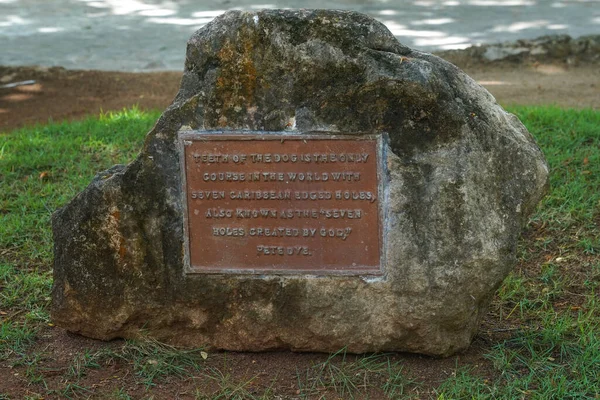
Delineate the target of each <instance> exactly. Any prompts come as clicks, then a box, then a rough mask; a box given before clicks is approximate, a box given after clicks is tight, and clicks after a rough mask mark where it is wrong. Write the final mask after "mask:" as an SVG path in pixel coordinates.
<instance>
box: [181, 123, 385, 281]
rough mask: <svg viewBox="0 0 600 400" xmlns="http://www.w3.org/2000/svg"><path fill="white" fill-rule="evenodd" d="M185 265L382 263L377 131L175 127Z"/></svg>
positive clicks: (361, 270) (323, 267)
mask: <svg viewBox="0 0 600 400" xmlns="http://www.w3.org/2000/svg"><path fill="white" fill-rule="evenodd" d="M179 140H180V147H181V155H182V163H183V167H184V173H183V193H184V203H185V237H186V240H187V243H186V251H187V254H186V257H187V260H188V262H189V265H188V273H256V274H269V273H271V274H285V273H288V274H294V273H296V274H297V273H314V274H319V275H328V274H379V273H381V272H382V267H381V266H382V250H381V248H382V226H381V225H382V224H381V218H382V209H381V201H380V198H381V197H382V195H383V190H382V188H381V185H380V181H381V179H380V171H381V157H382V155H381V152H382V143H381V136H356V137H353V136H343V135H339V136H331V135H288V134H261V135H255V134H248V133H246V134H205V133H194V132H186V133H180V136H179Z"/></svg>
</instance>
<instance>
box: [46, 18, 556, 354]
mask: <svg viewBox="0 0 600 400" xmlns="http://www.w3.org/2000/svg"><path fill="white" fill-rule="evenodd" d="M182 129H200V130H222V131H228V130H238V131H239V130H243V131H292V132H295V133H297V134H303V133H305V132H315V131H318V132H321V133H324V134H354V135H365V134H369V135H372V134H382V133H386V135H387V137H389V142H388V143H387V144H386V146H387V149H388V151H386V153H385V154H386V155H387V159H386V160H385V161H386V169H387V171H385V174H383V176H384V179H385V182H384V185H385V186H386V193H387V197H386V199H385V201H386V205H387V207H386V210H387V211H386V215H385V218H384V219H383V222H382V223H384V225H385V226H384V227H385V243H386V244H385V248H384V252H385V260H386V261H385V268H384V271H385V273H384V275H383V276H381V277H377V278H375V279H373V278H370V277H361V276H305V275H285V276H284V275H277V274H273V275H267V276H262V275H261V276H257V275H231V274H229V275H228V274H194V275H189V274H186V273H185V268H184V263H185V260H184V250H183V246H184V229H183V207H182V189H181V179H182V171H181V166H180V155H179V150H178V148H177V144H176V143H177V137H178V132H179V131H180V130H182ZM547 173H548V170H547V165H546V163H545V160H544V158H543V155H542V153H541V152H540V150H539V148H538V147H537V145H536V144H535V142H534V140H533V138H532V137H531V135H530V134H529V133H528V132H527V130H526V129H525V127H524V126H523V125H522V124H521V123H520V122H519V120H518V119H517V118H516V117H514V116H512V115H510V114H508V113H506V112H505V111H504V110H503V109H502V108H501V107H500V106H499V105H498V104H497V103H496V102H495V100H494V98H493V97H492V96H491V95H490V94H489V93H488V92H487V91H486V90H485V89H483V88H482V87H480V86H479V85H478V84H477V83H475V82H474V81H473V80H472V79H471V78H469V77H468V76H467V75H465V74H464V73H463V72H462V71H460V70H459V69H458V68H456V67H455V66H453V65H452V64H450V63H448V62H445V61H444V60H442V59H440V58H437V57H435V56H433V55H431V54H427V53H422V52H419V51H416V50H412V49H409V48H408V47H406V46H404V45H402V44H400V43H399V42H398V41H397V40H396V39H395V38H394V36H393V35H392V34H391V33H390V32H389V31H388V30H387V29H386V28H385V27H384V26H383V25H382V24H381V23H379V22H377V21H375V20H373V19H372V18H370V17H367V16H365V15H362V14H358V13H354V12H343V11H328V10H298V11H292V10H267V11H260V12H240V11H232V12H228V13H226V14H224V15H222V16H220V17H218V18H216V19H215V20H214V21H213V22H211V23H210V24H208V25H207V26H205V27H204V28H202V29H201V30H199V31H198V32H196V33H195V34H194V35H193V36H192V37H191V39H190V40H189V42H188V48H187V59H186V62H185V71H184V75H183V79H182V82H181V87H180V90H179V93H178V95H177V97H176V98H175V100H174V101H173V104H172V105H171V106H170V107H169V108H168V109H167V110H166V111H165V112H164V113H163V115H162V116H161V118H160V119H159V121H158V122H157V124H156V126H155V127H154V128H153V129H152V131H150V132H149V133H148V136H147V138H146V140H145V143H144V146H143V149H142V151H141V153H140V155H139V156H138V157H137V159H136V160H135V161H133V162H132V163H131V164H129V165H127V166H116V167H113V168H112V169H110V170H108V171H105V172H103V173H101V174H99V175H98V176H97V177H96V178H95V179H94V180H93V182H92V183H91V184H90V185H89V186H88V188H86V189H85V190H84V191H83V192H82V193H80V194H79V195H78V196H77V197H76V198H74V199H73V200H72V201H71V202H70V203H68V204H67V205H65V206H64V207H63V208H61V209H60V210H58V211H57V212H56V213H55V214H54V216H53V231H54V243H55V263H54V277H55V279H54V288H53V307H52V318H53V320H54V321H55V322H56V324H57V325H59V326H62V327H64V328H66V329H67V330H69V331H72V332H77V333H80V334H83V335H86V336H90V337H94V338H99V339H103V340H108V339H112V338H117V337H125V338H135V337H140V336H142V334H143V335H150V336H152V337H154V338H156V339H159V340H162V341H167V342H170V343H174V344H179V345H185V346H209V347H214V348H220V349H227V350H249V351H263V350H275V349H291V350H296V351H336V350H339V349H340V348H346V349H347V350H348V351H350V352H368V351H410V352H418V353H424V354H430V355H436V356H447V355H450V354H453V353H455V352H457V351H460V350H462V349H465V348H466V347H467V346H468V345H469V343H470V341H471V339H472V338H473V336H474V335H475V334H476V332H477V329H478V325H479V320H480V318H481V316H482V315H483V314H484V313H485V311H486V307H487V305H488V304H489V301H490V299H491V297H492V296H493V294H494V291H495V290H496V289H497V288H498V286H499V285H500V283H501V282H502V280H503V279H504V277H505V276H506V275H507V274H508V273H509V272H510V270H511V268H512V267H513V266H514V264H515V262H516V254H515V253H516V244H517V240H518V238H519V235H520V230H521V227H522V225H523V224H524V223H525V222H526V221H527V216H528V215H529V214H530V213H531V212H532V211H533V209H534V207H535V205H536V204H537V202H538V201H539V200H540V198H541V197H542V196H543V194H544V190H545V187H546V185H547Z"/></svg>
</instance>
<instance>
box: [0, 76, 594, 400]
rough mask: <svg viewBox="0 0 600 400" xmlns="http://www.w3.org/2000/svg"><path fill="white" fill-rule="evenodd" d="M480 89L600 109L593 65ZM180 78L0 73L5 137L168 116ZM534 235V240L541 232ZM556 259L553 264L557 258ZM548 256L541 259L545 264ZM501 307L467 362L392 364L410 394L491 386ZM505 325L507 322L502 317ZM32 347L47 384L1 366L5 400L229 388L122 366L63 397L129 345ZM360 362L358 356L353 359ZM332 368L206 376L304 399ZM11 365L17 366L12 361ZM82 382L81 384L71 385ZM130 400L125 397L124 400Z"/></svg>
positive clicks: (257, 363) (503, 330) (253, 368)
mask: <svg viewBox="0 0 600 400" xmlns="http://www.w3.org/2000/svg"><path fill="white" fill-rule="evenodd" d="M466 71H467V73H469V74H470V75H471V76H472V77H473V78H474V79H476V80H477V81H478V82H480V83H481V84H482V85H483V86H485V87H486V88H487V89H488V90H489V91H490V92H491V93H492V94H493V95H494V96H496V98H497V99H498V101H499V102H500V103H501V104H503V105H512V104H520V105H548V104H555V105H558V106H561V107H573V108H593V109H600V68H598V67H597V66H593V65H587V66H586V65H584V66H578V67H568V66H566V65H562V64H558V65H553V64H547V65H546V64H544V65H540V64H537V65H536V64H533V65H514V64H498V65H475V66H470V67H468V68H467V69H466ZM180 78H181V73H178V72H161V73H143V74H140V73H122V72H100V71H73V70H65V69H62V68H50V69H48V68H32V67H19V68H15V67H0V131H8V130H11V129H14V128H19V127H23V126H27V125H33V124H37V123H42V124H43V123H46V122H48V121H62V120H73V119H79V118H82V117H84V116H87V115H93V114H98V113H100V112H101V111H111V110H120V109H123V108H125V107H131V106H133V105H137V106H139V108H141V109H164V108H165V107H166V106H168V105H169V104H170V103H171V101H172V100H173V98H174V96H175V94H176V93H177V90H178V87H179V81H180ZM25 80H35V83H34V84H31V85H25V86H18V87H15V88H1V86H2V85H5V84H7V83H11V82H17V81H25ZM528 234H529V235H533V236H536V235H537V233H536V231H535V229H530V230H529V233H528ZM550 253H556V254H550ZM558 253H559V250H558V249H557V250H556V251H554V252H553V251H551V250H550V251H549V253H548V254H545V255H544V256H545V257H555V256H557V255H558ZM540 256H541V255H540ZM539 262H540V260H531V261H530V262H529V265H520V266H519V268H524V269H531V270H532V273H535V268H536V267H535V266H536V265H538V264H539ZM500 307H501V306H500V305H499V304H497V302H495V303H494V304H493V305H492V307H491V310H490V313H489V314H488V316H487V317H486V318H485V320H484V321H482V326H481V330H480V333H479V335H478V336H477V337H476V338H475V339H474V342H473V344H472V346H471V347H470V348H469V349H468V350H467V351H465V352H464V353H462V354H459V355H456V356H454V357H449V358H446V359H433V358H429V357H425V356H419V355H410V354H401V353H398V354H393V355H392V356H391V357H392V360H397V361H400V362H401V363H402V365H403V366H404V372H405V375H406V376H407V377H408V378H409V379H413V380H415V381H417V382H419V384H414V385H409V387H408V391H409V393H410V394H411V395H413V396H416V397H418V398H429V397H431V396H432V395H433V394H434V393H435V388H436V387H437V386H438V385H439V384H440V383H441V382H442V381H444V380H445V379H446V378H448V377H450V376H451V375H452V374H454V373H456V371H457V368H460V367H461V366H469V367H470V368H472V369H473V371H474V373H477V374H479V375H480V376H482V377H483V378H491V377H492V375H493V366H492V363H491V361H489V360H487V359H486V358H485V357H484V354H485V353H486V352H487V351H489V349H490V348H491V347H492V346H493V345H496V344H498V343H501V342H502V341H503V340H505V339H507V338H510V337H511V335H512V334H513V332H514V331H515V329H518V326H514V325H512V320H508V319H507V318H503V317H502V316H501V314H502V311H503V310H501V309H500ZM504 315H506V313H505V314H504ZM40 336H41V338H40V339H39V340H38V341H37V342H36V343H35V345H34V346H35V350H34V351H33V352H32V351H29V352H28V353H29V354H32V353H37V354H38V355H40V356H41V358H40V359H39V360H37V361H36V362H35V371H37V372H38V373H39V374H41V375H42V376H43V377H44V380H45V384H42V383H37V384H36V383H32V382H34V381H35V379H32V375H33V374H35V371H34V372H32V370H31V366H30V365H28V364H27V360H23V362H22V363H18V362H17V363H15V362H11V363H0V377H1V379H0V397H2V395H1V394H6V395H8V396H10V398H25V397H26V396H32V398H37V397H36V396H39V397H40V398H41V397H44V398H64V397H65V396H66V395H71V396H72V397H76V398H79V397H84V398H86V397H91V398H117V397H116V394H115V393H117V391H118V390H122V391H123V392H124V393H127V394H128V395H129V396H131V398H147V397H151V396H154V398H157V399H163V398H164V399H167V398H169V399H171V398H194V397H195V396H196V390H197V389H198V388H200V391H201V392H202V393H203V394H204V395H205V396H206V398H212V397H214V396H215V395H216V394H217V393H219V391H222V390H223V385H224V383H223V382H224V381H221V382H216V381H215V380H211V379H209V378H206V374H205V372H206V371H203V372H202V371H201V372H199V373H198V374H197V376H194V377H189V378H175V377H173V378H167V379H166V380H162V381H160V383H159V384H158V385H157V386H155V387H153V388H151V389H149V390H146V388H145V387H144V386H143V385H142V384H141V383H140V379H139V377H136V375H135V370H134V368H133V366H132V365H131V364H130V363H125V362H122V361H117V362H111V363H109V364H107V365H102V366H101V368H90V369H88V370H86V371H87V372H86V373H85V374H84V376H83V377H82V378H81V379H79V380H77V381H76V382H77V385H79V386H81V387H84V388H86V389H82V390H79V391H78V389H77V388H76V387H75V386H73V391H72V392H69V393H66V392H65V388H67V387H68V385H69V384H70V382H67V381H65V378H64V377H65V374H67V372H68V369H69V368H70V367H72V365H73V360H74V357H76V355H77V354H81V353H83V352H85V351H88V352H94V351H97V350H98V349H101V348H105V347H106V346H114V347H115V348H116V347H119V346H121V345H122V344H123V342H122V341H113V342H111V343H103V342H99V341H95V340H91V339H86V338H83V337H80V336H77V335H73V334H70V333H67V332H65V331H63V330H62V329H60V328H56V327H50V326H49V327H46V328H44V329H43V330H42V332H41V334H40ZM352 357H353V356H352ZM326 359H327V355H324V354H310V353H308V354H297V353H290V352H279V353H277V352H274V353H259V354H256V353H231V352H228V353H214V354H209V357H208V360H207V361H206V365H207V367H206V368H218V370H219V371H221V373H222V374H224V375H226V377H227V378H228V379H230V380H231V382H247V383H248V384H247V385H246V386H245V389H246V390H249V392H250V393H252V392H254V393H257V394H259V393H264V391H265V390H266V389H267V388H271V389H270V390H271V393H272V394H273V396H272V397H273V398H286V399H287V398H298V397H299V395H300V394H301V393H300V390H299V385H298V373H299V372H300V373H302V371H305V370H307V369H310V368H311V366H313V365H315V364H317V363H319V362H323V361H325V360H326ZM13 361H14V360H13ZM73 382H75V380H73ZM367 395H368V397H369V398H375V399H376V398H381V397H382V393H380V392H370V391H368V390H367V391H366V392H365V396H367ZM119 398H125V397H119ZM311 398H338V396H336V395H335V393H333V392H329V393H317V394H315V395H314V397H313V396H311Z"/></svg>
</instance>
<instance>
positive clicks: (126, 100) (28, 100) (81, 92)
mask: <svg viewBox="0 0 600 400" xmlns="http://www.w3.org/2000/svg"><path fill="white" fill-rule="evenodd" d="M465 70H466V72H467V73H468V74H469V75H471V76H472V77H473V78H474V79H475V80H477V81H478V82H479V83H481V84H482V85H483V86H485V87H486V88H487V89H488V90H489V91H490V92H491V93H492V94H493V95H494V96H496V98H497V100H498V101H499V102H500V103H501V104H504V105H506V104H522V105H537V104H546V105H548V104H556V105H559V106H562V107H574V108H586V107H589V108H594V109H600V68H598V66H597V65H582V66H578V67H568V66H566V65H564V64H533V65H523V64H511V63H496V64H494V65H481V64H478V65H474V66H467V68H466V69H465ZM180 78H181V73H179V72H155V73H128V72H102V71H73V70H66V69H63V68H35V67H1V66H0V130H1V131H5V130H9V129H12V128H17V127H20V126H24V125H31V124H35V123H46V122H48V120H54V121H61V120H63V119H69V120H71V119H76V118H81V117H83V116H84V115H89V114H97V113H99V112H100V111H111V110H120V109H122V108H124V107H131V106H132V105H134V104H137V105H139V107H140V108H141V109H159V110H162V109H164V108H165V107H166V106H167V105H169V104H170V103H171V101H172V100H173V97H174V96H175V94H176V93H177V89H178V87H179V80H180ZM26 80H35V84H33V85H26V86H18V87H15V88H2V87H1V86H2V85H6V84H8V83H11V82H18V81H26Z"/></svg>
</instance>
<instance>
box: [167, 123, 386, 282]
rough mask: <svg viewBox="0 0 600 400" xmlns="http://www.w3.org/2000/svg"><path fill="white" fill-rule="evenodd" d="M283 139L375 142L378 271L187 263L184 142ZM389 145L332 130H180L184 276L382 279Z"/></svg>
mask: <svg viewBox="0 0 600 400" xmlns="http://www.w3.org/2000/svg"><path fill="white" fill-rule="evenodd" d="M282 136H284V137H285V139H286V140H305V139H310V140H353V141H360V140H375V149H376V151H375V153H376V157H377V166H378V168H377V181H378V182H377V195H378V199H380V201H379V202H378V213H379V269H377V270H375V269H373V268H368V269H367V268H365V269H359V268H357V269H353V270H332V269H325V270H324V269H314V268H305V269H303V268H294V269H293V270H285V269H262V268H253V269H238V268H204V267H203V268H194V266H192V265H191V262H190V243H189V215H188V204H187V174H186V160H185V141H186V140H187V141H190V140H195V141H198V140H200V141H214V140H241V141H244V140H245V141H254V140H260V141H267V140H281V139H282ZM387 142H388V136H387V134H386V133H385V132H382V133H343V132H331V131H306V132H302V131H287V132H286V131H244V130H232V131H221V130H207V131H204V130H192V129H189V130H184V129H182V130H180V131H179V132H178V133H177V138H176V147H177V151H178V152H179V170H180V174H181V204H182V213H183V272H184V275H186V276H188V275H192V276H194V275H245V276H266V275H285V276H293V275H296V276H298V275H302V276H304V275H314V276H376V277H378V276H382V275H384V274H385V265H386V252H385V249H386V243H385V235H384V233H385V230H386V226H385V225H386V224H387V222H386V221H387V219H386V215H387V203H388V201H387V200H388V199H387V194H388V193H387V184H386V183H387V175H388V174H387V162H386V159H387V154H386V152H387V149H386V146H385V144H386V143H387Z"/></svg>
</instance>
